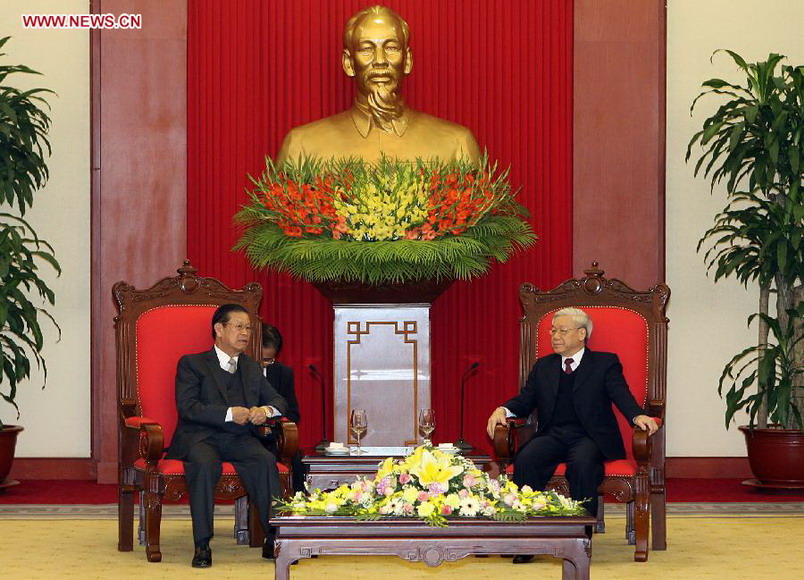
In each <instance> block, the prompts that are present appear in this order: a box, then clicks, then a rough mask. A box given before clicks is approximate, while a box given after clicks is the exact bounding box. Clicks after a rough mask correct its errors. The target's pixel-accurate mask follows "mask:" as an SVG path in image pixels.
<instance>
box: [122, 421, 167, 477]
mask: <svg viewBox="0 0 804 580" xmlns="http://www.w3.org/2000/svg"><path fill="white" fill-rule="evenodd" d="M124 425H125V427H126V429H132V430H137V431H138V432H139V444H138V453H139V456H140V457H142V458H143V459H144V460H145V461H146V463H148V464H149V466H154V467H155V466H156V462H157V461H159V460H160V459H162V455H164V453H165V435H164V433H163V432H162V425H160V424H159V423H158V422H156V421H154V420H153V419H150V418H148V417H129V418H127V419H126V420H125V422H124Z"/></svg>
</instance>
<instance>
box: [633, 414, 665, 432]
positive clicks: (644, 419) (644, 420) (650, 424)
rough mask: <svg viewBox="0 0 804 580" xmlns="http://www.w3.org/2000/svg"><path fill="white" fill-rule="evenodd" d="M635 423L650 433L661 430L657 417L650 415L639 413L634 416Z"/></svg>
mask: <svg viewBox="0 0 804 580" xmlns="http://www.w3.org/2000/svg"><path fill="white" fill-rule="evenodd" d="M634 425H636V426H637V427H639V428H640V429H642V430H643V431H647V432H648V434H649V435H653V434H654V433H656V431H658V430H659V424H658V423H656V419H654V418H653V417H648V416H647V415H637V416H636V417H634Z"/></svg>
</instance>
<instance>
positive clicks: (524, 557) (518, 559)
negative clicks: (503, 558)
mask: <svg viewBox="0 0 804 580" xmlns="http://www.w3.org/2000/svg"><path fill="white" fill-rule="evenodd" d="M531 560H533V554H517V555H516V556H514V561H513V563H514V564H527V563H528V562H530V561H531Z"/></svg>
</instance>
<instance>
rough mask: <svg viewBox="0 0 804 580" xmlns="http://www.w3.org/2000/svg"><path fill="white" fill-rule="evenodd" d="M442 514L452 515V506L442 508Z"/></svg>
mask: <svg viewBox="0 0 804 580" xmlns="http://www.w3.org/2000/svg"><path fill="white" fill-rule="evenodd" d="M441 514H442V515H445V516H448V515H451V514H452V506H450V505H444V506H442V507H441Z"/></svg>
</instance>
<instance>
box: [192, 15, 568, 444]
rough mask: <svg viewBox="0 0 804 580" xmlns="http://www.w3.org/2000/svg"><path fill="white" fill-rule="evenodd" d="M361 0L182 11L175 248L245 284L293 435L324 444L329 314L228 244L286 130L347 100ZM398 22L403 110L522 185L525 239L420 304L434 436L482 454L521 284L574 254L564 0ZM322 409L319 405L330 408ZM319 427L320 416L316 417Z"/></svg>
mask: <svg viewBox="0 0 804 580" xmlns="http://www.w3.org/2000/svg"><path fill="white" fill-rule="evenodd" d="M373 3H374V2H366V1H355V0H264V1H259V0H240V1H237V2H220V0H194V1H192V2H190V3H189V18H188V27H189V28H188V85H189V86H188V195H187V204H188V211H187V215H188V223H187V237H188V239H187V247H188V254H189V257H190V259H191V260H192V262H193V264H194V265H195V266H197V267H198V268H199V271H200V273H201V274H203V275H205V276H213V277H216V278H219V279H221V280H222V281H223V282H225V283H227V284H229V285H232V286H241V285H243V284H245V283H247V282H249V281H252V280H255V279H256V280H258V281H260V282H261V283H262V284H263V285H264V287H265V298H264V300H263V307H262V313H263V316H264V318H265V320H266V321H268V322H271V323H273V324H275V325H276V326H278V327H279V328H280V329H281V331H282V333H283V335H284V337H285V348H284V351H283V353H282V355H281V358H282V360H283V361H284V362H285V363H286V364H289V365H291V366H292V367H293V368H294V369H295V370H296V390H297V393H298V398H299V402H300V406H301V411H302V415H303V419H302V423H301V425H300V429H301V440H302V444H303V445H312V444H314V443H315V442H316V441H317V440H318V439H320V438H321V411H320V410H321V404H322V389H321V384H320V383H319V382H318V380H317V379H316V377H315V375H314V374H313V373H311V372H310V371H309V370H308V366H309V365H310V364H313V365H315V366H316V367H317V368H318V369H320V370H321V372H322V373H323V375H324V377H325V382H326V389H327V397H329V399H328V400H330V401H331V393H332V391H331V385H332V309H331V306H330V304H329V302H328V301H327V300H325V299H324V298H323V297H322V296H320V295H319V294H318V292H317V291H316V290H315V289H314V288H312V287H311V286H310V285H308V284H306V283H304V282H300V281H296V280H293V279H291V278H289V277H288V276H285V275H278V274H275V273H273V272H256V271H254V270H253V269H252V268H251V267H250V266H249V265H248V263H247V261H246V260H245V258H244V257H243V255H242V254H235V253H232V252H231V248H232V246H233V245H234V243H235V242H236V238H237V232H236V230H235V228H234V227H233V225H232V219H231V218H232V216H233V215H234V214H235V212H236V211H237V209H238V207H239V206H240V205H241V204H242V203H243V202H244V201H245V200H246V195H245V193H244V191H245V188H246V187H247V185H248V178H247V175H248V174H254V175H256V174H259V173H260V172H261V171H262V169H263V168H264V157H265V156H266V155H269V156H275V155H276V153H277V152H278V150H279V146H280V143H281V140H282V138H283V136H284V135H285V134H286V133H287V131H288V130H290V129H291V128H292V127H294V126H297V125H300V124H303V123H307V122H310V121H313V120H316V119H319V118H321V117H324V116H327V115H331V114H334V113H337V112H339V111H342V110H344V109H346V108H348V107H349V106H350V104H351V100H352V97H353V89H352V86H351V85H350V82H349V80H348V79H347V78H346V77H345V76H344V74H343V72H342V71H341V68H340V53H341V34H342V29H343V25H344V23H345V22H346V20H347V19H348V18H349V17H350V16H351V15H352V14H353V13H354V12H356V11H357V10H359V9H361V8H363V7H366V6H369V5H371V4H373ZM385 4H386V5H387V6H389V7H390V8H392V9H394V10H396V11H397V12H399V13H400V14H401V15H402V17H403V18H405V19H406V20H407V21H408V23H409V24H410V27H411V34H412V37H411V47H412V50H413V57H414V66H413V71H412V74H411V75H410V76H409V77H408V78H407V80H406V81H405V86H404V89H403V90H404V94H405V97H406V100H407V102H408V104H409V105H410V106H411V107H413V108H415V109H418V110H421V111H424V112H427V113H430V114H433V115H436V116H439V117H443V118H446V119H449V120H451V121H454V122H457V123H460V124H462V125H466V126H468V127H469V128H470V129H471V130H472V131H473V132H474V134H475V136H476V137H477V140H478V142H479V143H480V146H481V148H483V147H485V148H487V149H488V151H489V154H490V156H491V157H492V158H493V159H497V160H498V161H499V163H500V166H501V167H508V166H510V167H511V180H512V182H513V184H514V185H515V186H519V187H521V193H520V200H521V202H522V203H523V204H524V205H525V206H526V207H527V208H528V209H529V211H530V212H531V215H532V217H531V223H532V224H533V229H534V230H535V231H536V233H537V234H538V235H539V238H540V239H539V242H538V244H537V245H536V246H535V247H534V248H533V249H531V250H529V251H528V252H527V253H525V254H524V255H519V256H517V257H516V258H514V259H512V260H511V261H509V262H508V263H507V264H498V265H495V266H494V268H493V269H492V271H491V272H490V274H489V275H487V276H484V277H483V278H480V279H477V280H474V281H472V282H459V283H456V284H454V285H453V286H452V287H451V288H450V289H449V290H448V291H447V292H446V293H445V294H444V295H443V296H441V297H440V298H439V299H438V300H436V302H435V303H434V305H433V308H432V316H431V318H432V392H433V406H434V407H435V409H436V416H437V419H438V421H437V427H436V431H435V433H434V440H435V441H436V442H441V441H450V440H454V439H456V438H457V437H458V432H459V401H460V379H461V376H462V374H463V372H464V370H465V369H466V368H467V367H468V366H469V365H470V364H471V363H472V362H473V361H480V362H481V366H480V367H479V368H478V369H477V371H475V372H474V373H473V374H472V375H470V377H469V379H468V381H467V383H466V388H467V391H466V410H465V412H466V426H465V428H464V431H465V438H466V439H468V440H469V441H470V442H472V443H474V444H475V445H476V446H478V447H480V448H482V449H487V450H488V449H490V444H489V442H488V440H487V437H486V436H485V434H484V433H485V421H486V418H487V417H488V415H489V413H490V412H491V410H492V409H493V408H494V407H495V406H496V405H498V404H500V403H501V402H503V401H504V400H505V399H506V398H507V397H509V396H511V395H513V394H514V393H516V391H517V390H518V377H517V373H518V371H517V367H518V348H519V345H518V341H519V330H518V321H519V317H520V316H521V310H520V306H519V301H518V294H517V291H518V287H519V285H520V284H521V283H523V282H533V283H535V284H537V285H538V286H540V287H542V288H550V287H553V286H555V285H556V284H558V283H560V282H561V281H563V280H564V279H566V278H568V277H570V276H571V275H572V274H573V273H572V271H571V264H572V255H571V252H572V244H571V242H572V40H573V39H572V30H573V14H572V4H573V3H572V0H539V1H533V0H387V1H386V2H385ZM328 408H329V409H331V408H332V406H331V405H329V404H328ZM327 429H328V433H329V434H331V429H332V421H331V418H328V419H327Z"/></svg>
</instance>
